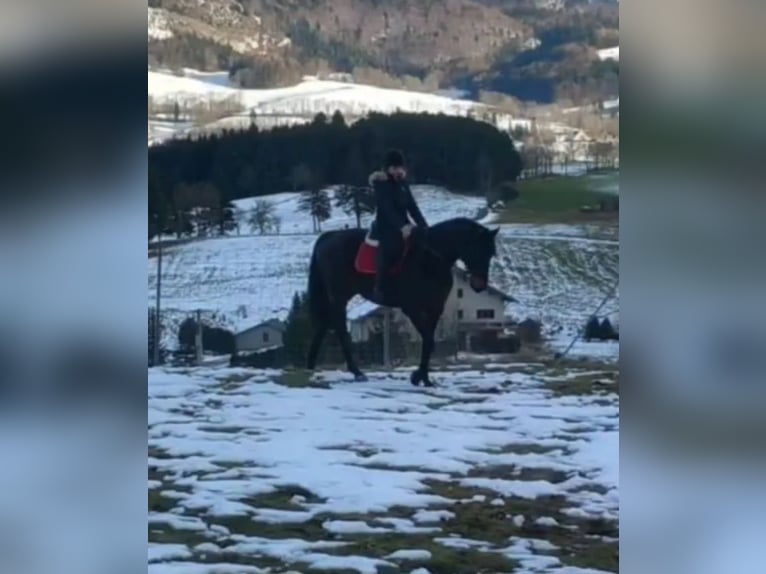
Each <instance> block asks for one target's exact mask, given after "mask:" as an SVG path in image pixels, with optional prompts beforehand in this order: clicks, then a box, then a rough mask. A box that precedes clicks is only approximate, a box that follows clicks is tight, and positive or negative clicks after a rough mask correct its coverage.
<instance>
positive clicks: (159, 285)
mask: <svg viewBox="0 0 766 574" xmlns="http://www.w3.org/2000/svg"><path fill="white" fill-rule="evenodd" d="M157 239H158V241H157V293H156V295H155V302H154V309H155V310H154V325H153V327H154V349H152V352H153V357H152V358H153V360H154V364H155V365H159V364H160V294H161V291H162V226H161V225H160V220H159V218H158V219H157Z"/></svg>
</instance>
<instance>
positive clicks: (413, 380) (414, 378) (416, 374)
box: [410, 370, 422, 387]
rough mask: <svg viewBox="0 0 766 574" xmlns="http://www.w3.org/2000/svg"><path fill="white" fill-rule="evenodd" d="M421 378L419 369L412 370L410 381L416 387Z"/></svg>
mask: <svg viewBox="0 0 766 574" xmlns="http://www.w3.org/2000/svg"><path fill="white" fill-rule="evenodd" d="M421 378H422V377H421V374H420V371H419V370H417V371H413V373H412V374H411V375H410V382H411V383H412V384H413V385H415V386H416V387H417V386H418V385H419V384H420V381H421Z"/></svg>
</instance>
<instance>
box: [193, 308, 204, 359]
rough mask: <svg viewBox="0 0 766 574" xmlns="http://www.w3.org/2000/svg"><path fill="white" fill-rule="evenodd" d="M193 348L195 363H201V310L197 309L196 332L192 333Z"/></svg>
mask: <svg viewBox="0 0 766 574" xmlns="http://www.w3.org/2000/svg"><path fill="white" fill-rule="evenodd" d="M194 350H195V356H196V359H197V364H198V365H201V364H202V312H201V311H200V310H199V309H198V310H197V332H196V333H195V334H194Z"/></svg>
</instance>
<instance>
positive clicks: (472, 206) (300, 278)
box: [148, 186, 484, 347]
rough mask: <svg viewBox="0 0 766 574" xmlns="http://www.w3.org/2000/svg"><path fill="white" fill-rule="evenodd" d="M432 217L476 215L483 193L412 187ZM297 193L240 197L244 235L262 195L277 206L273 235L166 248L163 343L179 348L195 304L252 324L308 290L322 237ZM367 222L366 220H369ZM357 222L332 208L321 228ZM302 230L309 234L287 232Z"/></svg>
mask: <svg viewBox="0 0 766 574" xmlns="http://www.w3.org/2000/svg"><path fill="white" fill-rule="evenodd" d="M413 193H414V194H415V197H416V198H417V200H418V202H419V204H420V206H421V208H422V210H423V213H424V215H425V217H426V219H427V220H428V221H429V222H434V223H435V222H438V221H441V220H444V219H448V218H450V217H457V216H468V217H473V216H475V215H476V214H477V212H478V210H479V209H480V208H481V207H482V206H483V204H484V201H483V200H482V199H480V198H468V197H464V196H457V195H455V194H452V193H449V192H447V191H445V190H442V189H439V188H434V187H430V186H413ZM298 197H299V194H297V193H282V194H277V195H271V196H267V197H261V198H250V199H242V200H239V201H237V202H235V203H236V204H237V206H238V207H239V208H240V209H243V212H241V214H240V221H241V224H240V225H241V228H240V232H241V233H242V234H249V233H250V230H249V228H248V226H247V225H246V223H244V221H242V220H243V219H245V218H246V211H244V210H246V209H249V208H250V207H251V206H252V205H253V204H254V203H255V201H256V200H258V199H265V200H267V201H272V202H274V204H275V205H276V213H277V215H279V216H280V218H281V219H282V224H281V228H280V233H282V235H271V236H258V235H246V236H240V237H237V236H233V237H226V238H220V239H207V240H202V241H194V242H191V243H188V244H184V245H179V246H175V247H172V248H169V249H167V250H166V252H165V255H164V257H163V262H162V307H163V310H164V311H163V313H164V314H165V313H166V314H167V320H168V327H169V332H167V333H165V334H164V336H163V339H164V341H165V342H166V343H167V344H168V345H169V346H170V347H175V344H176V343H175V332H176V330H177V326H178V325H179V324H180V322H181V321H183V320H184V319H185V318H186V317H188V316H190V315H191V314H193V313H194V312H195V311H196V310H198V309H200V310H203V311H204V312H205V313H206V314H209V315H213V314H215V319H216V320H217V321H218V322H220V323H221V324H224V325H227V326H228V327H230V328H232V329H234V330H241V329H245V328H248V327H251V326H253V325H255V324H257V323H259V322H261V321H264V320H266V319H271V318H280V319H284V318H285V317H286V316H287V313H288V311H289V308H290V303H291V301H292V297H293V294H294V293H295V292H296V291H304V290H305V289H306V281H307V277H308V275H307V270H308V263H309V257H310V255H311V249H312V247H313V245H314V242H315V241H316V235H313V234H311V230H312V226H311V218H310V217H308V216H307V215H306V214H305V213H302V212H299V211H298V210H297V202H298ZM365 221H368V219H366V220H365ZM346 225H348V226H349V227H353V226H355V225H356V222H355V219H354V217H353V216H347V215H345V214H344V213H343V212H342V211H340V210H338V209H333V217H332V218H331V219H330V220H329V221H327V222H325V224H323V227H322V228H323V230H328V229H339V228H343V227H345V226H346ZM291 233H292V234H296V233H301V234H304V235H286V234H291ZM156 274H157V268H156V259H150V260H149V277H148V301H149V305H150V306H153V305H154V296H155V288H156Z"/></svg>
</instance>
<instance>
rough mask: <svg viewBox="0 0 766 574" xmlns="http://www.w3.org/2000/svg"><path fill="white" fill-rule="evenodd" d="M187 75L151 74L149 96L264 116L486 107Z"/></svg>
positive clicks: (311, 83)
mask: <svg viewBox="0 0 766 574" xmlns="http://www.w3.org/2000/svg"><path fill="white" fill-rule="evenodd" d="M185 74H186V75H184V76H176V75H173V74H169V73H163V72H153V71H151V70H150V71H149V81H148V85H149V96H150V97H152V98H155V99H156V100H157V101H162V100H168V99H170V100H176V99H178V100H180V101H187V102H194V101H205V100H208V99H217V98H236V99H238V100H239V101H240V102H241V103H242V105H243V106H244V107H246V108H248V109H249V108H255V110H256V111H260V112H262V113H301V114H303V113H306V114H308V113H313V114H315V113H319V112H320V111H326V110H330V109H340V110H341V111H342V112H344V113H346V112H347V113H349V114H350V115H353V114H366V113H368V112H369V111H380V112H384V113H385V112H389V113H390V112H395V111H396V110H397V109H401V110H402V111H410V112H433V113H439V112H442V113H453V114H457V113H462V114H465V113H467V111H468V110H471V109H474V108H483V107H484V106H483V105H482V104H479V103H477V102H473V101H470V100H460V99H455V98H450V97H445V96H439V95H435V94H426V93H420V92H409V91H406V90H391V89H386V88H378V87H375V86H368V85H364V84H351V83H344V82H335V81H328V80H319V79H316V78H314V77H311V76H307V77H306V78H305V79H304V81H302V82H301V83H299V84H297V85H295V86H289V87H286V88H273V89H265V90H244V89H239V88H237V87H233V86H231V85H228V82H224V81H222V75H221V73H214V74H203V73H199V72H194V71H193V70H188V71H186V72H185Z"/></svg>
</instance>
